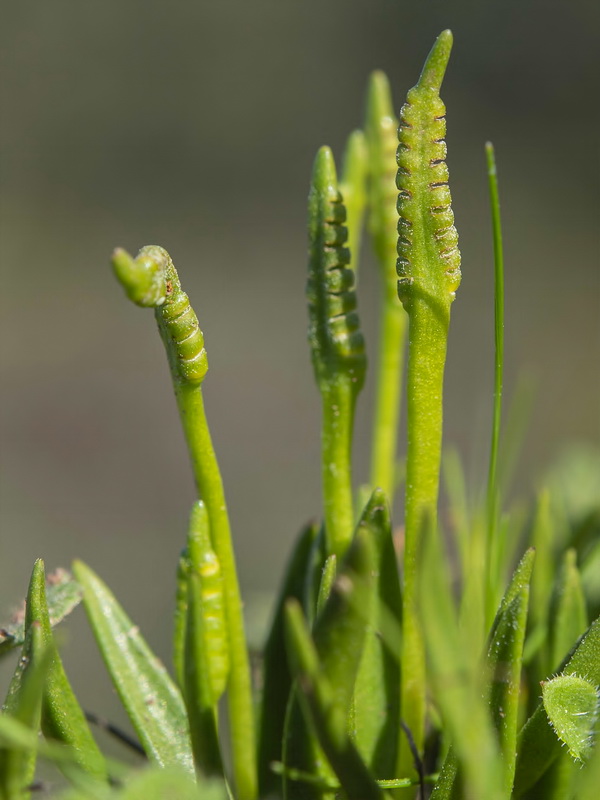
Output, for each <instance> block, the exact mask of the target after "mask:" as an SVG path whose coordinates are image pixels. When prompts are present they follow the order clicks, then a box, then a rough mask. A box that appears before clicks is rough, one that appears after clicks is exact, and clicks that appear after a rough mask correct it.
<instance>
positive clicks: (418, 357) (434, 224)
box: [397, 31, 460, 774]
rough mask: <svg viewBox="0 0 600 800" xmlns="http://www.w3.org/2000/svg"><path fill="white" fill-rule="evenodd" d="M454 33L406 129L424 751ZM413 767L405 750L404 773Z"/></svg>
mask: <svg viewBox="0 0 600 800" xmlns="http://www.w3.org/2000/svg"><path fill="white" fill-rule="evenodd" d="M451 47H452V34H451V33H450V31H444V32H443V33H441V34H440V36H439V37H438V39H437V40H436V42H435V44H434V46H433V48H432V50H431V53H430V54H429V56H428V58H427V61H426V63H425V66H424V68H423V72H422V73H421V77H420V78H419V82H418V83H417V85H416V86H415V87H414V88H413V89H411V90H410V91H409V93H408V96H407V100H406V103H405V105H404V106H403V107H402V110H401V112H400V126H399V128H398V139H399V144H398V151H397V159H398V176H397V186H398V190H399V193H398V212H399V215H400V219H399V221H398V234H399V238H398V276H399V280H398V295H399V297H400V300H401V301H402V304H403V305H404V308H405V309H406V311H407V312H408V316H409V356H408V379H407V414H408V452H407V478H406V503H405V513H406V537H405V550H404V595H403V622H404V640H403V659H402V716H403V718H404V721H405V722H406V723H407V725H408V726H409V727H410V729H411V731H412V734H413V736H414V739H415V742H416V744H417V747H418V748H419V749H421V748H422V745H423V735H424V718H425V663H424V654H423V640H422V635H421V631H420V629H419V626H418V623H417V621H416V616H415V610H416V609H415V580H416V576H417V572H418V568H417V567H418V565H417V555H418V540H419V534H420V531H421V529H422V527H423V525H424V523H425V520H431V521H432V522H434V521H435V517H436V507H437V498H438V484H439V472H440V456H441V443H442V390H443V376H444V363H445V360H446V342H447V336H448V325H449V322H450V305H451V303H452V301H453V300H454V296H455V292H456V290H457V288H458V285H459V283H460V253H459V251H458V247H457V241H458V235H457V232H456V228H455V227H454V215H453V213H452V209H451V207H450V188H449V186H448V167H447V166H446V161H445V159H446V142H445V135H446V109H445V106H444V103H443V102H442V100H441V98H440V96H439V90H440V86H441V83H442V79H443V77H444V72H445V70H446V65H447V63H448V58H449V56H450V50H451ZM410 763H411V757H410V754H409V753H408V748H406V750H405V751H403V752H402V753H401V774H406V772H405V770H406V768H407V767H408V766H409V765H410Z"/></svg>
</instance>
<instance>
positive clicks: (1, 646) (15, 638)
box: [0, 568, 81, 656]
mask: <svg viewBox="0 0 600 800" xmlns="http://www.w3.org/2000/svg"><path fill="white" fill-rule="evenodd" d="M46 600H47V604H48V614H49V616H50V624H51V626H52V627H53V628H54V626H55V625H58V623H59V622H62V620H63V619H64V618H65V617H66V616H68V615H69V614H70V613H71V611H73V609H75V608H77V606H78V605H79V603H80V602H81V588H80V586H79V585H78V584H77V582H76V581H74V580H73V578H72V576H71V575H70V573H69V572H67V570H66V569H62V568H59V569H57V570H55V571H54V572H52V573H50V575H48V577H47V578H46ZM24 637H25V603H23V607H22V608H21V609H19V610H18V611H17V612H15V614H14V615H13V617H12V619H11V620H10V621H9V622H8V623H7V624H6V625H4V626H3V627H1V628H0V656H2V655H4V654H5V653H8V652H9V651H10V650H12V649H13V647H18V646H19V645H21V644H23V641H24Z"/></svg>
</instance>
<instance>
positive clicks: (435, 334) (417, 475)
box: [401, 300, 450, 774]
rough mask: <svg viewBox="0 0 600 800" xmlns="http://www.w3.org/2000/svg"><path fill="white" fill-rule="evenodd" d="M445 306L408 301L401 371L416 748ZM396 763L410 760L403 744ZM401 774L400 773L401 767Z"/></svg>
mask: <svg viewBox="0 0 600 800" xmlns="http://www.w3.org/2000/svg"><path fill="white" fill-rule="evenodd" d="M449 321H450V316H449V312H446V313H444V312H443V311H442V309H436V308H435V307H432V306H431V305H430V304H429V303H428V302H427V301H424V300H416V301H413V310H412V311H411V314H410V321H409V342H410V348H409V356H408V376H407V416H408V441H407V465H406V469H407V472H406V499H405V526H406V533H405V543H404V592H403V618H402V625H403V648H402V650H403V652H402V678H403V680H402V701H401V708H402V718H403V720H404V721H405V722H406V724H407V725H408V726H409V728H410V730H411V732H412V735H413V738H414V740H415V742H416V744H417V747H418V748H419V749H420V748H421V747H422V745H423V737H424V723H425V718H424V710H425V688H426V686H425V658H424V643H423V638H422V633H421V630H420V626H419V625H418V623H417V617H416V608H415V601H416V597H415V593H416V581H417V576H418V572H419V563H418V552H419V543H420V538H421V533H422V530H423V526H424V525H425V523H426V522H427V523H428V524H431V525H435V524H436V516H437V500H438V489H439V472H440V462H441V449H442V391H443V380H444V365H445V361H446V341H447V335H448V324H449ZM403 741H404V739H402V740H401V752H402V753H403V754H404V759H403V763H402V766H403V768H404V769H405V770H406V769H407V768H408V767H410V766H411V764H412V757H411V756H410V754H409V752H408V751H407V749H405V746H403V745H402V742H403ZM401 774H405V772H402V773H401Z"/></svg>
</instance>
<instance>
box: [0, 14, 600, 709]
mask: <svg viewBox="0 0 600 800" xmlns="http://www.w3.org/2000/svg"><path fill="white" fill-rule="evenodd" d="M0 5H1V7H2V25H1V27H0V39H1V47H2V59H3V64H2V78H1V84H0V89H1V111H2V121H1V127H0V133H1V137H2V158H1V169H2V176H1V178H2V180H1V192H2V193H1V217H0V222H1V258H2V270H3V273H2V275H3V278H2V287H3V291H2V308H1V314H0V319H1V325H2V331H1V339H0V347H1V368H2V372H1V384H0V389H1V407H2V413H1V425H2V457H1V462H0V467H1V473H0V503H1V505H0V523H1V536H2V538H1V561H2V573H1V578H0V606H1V607H2V608H6V607H7V606H9V605H10V604H11V603H13V602H14V601H16V600H17V598H18V597H19V596H20V595H22V594H23V592H24V590H25V587H26V584H27V580H28V576H29V573H30V569H31V565H32V561H33V559H34V558H35V557H38V556H43V557H44V558H45V559H46V562H47V566H48V567H49V568H54V567H56V566H57V565H61V564H62V565H68V563H69V562H70V560H71V559H72V558H73V557H74V556H77V557H81V558H83V559H85V560H87V561H88V562H90V564H91V565H92V566H93V567H94V568H95V569H96V570H97V571H98V572H99V573H100V574H101V575H102V576H103V577H104V578H105V579H106V580H107V581H108V583H109V584H110V585H111V586H112V587H113V589H114V590H115V592H116V593H117V595H118V596H119V597H120V598H121V599H122V601H123V603H124V605H125V606H126V608H127V609H128V611H129V612H130V613H131V615H132V617H133V618H134V619H135V620H136V621H137V622H138V623H139V624H140V625H141V627H142V630H143V631H144V632H145V633H146V635H147V638H148V639H149V641H150V643H151V645H152V646H153V647H155V648H156V650H157V651H158V652H159V653H160V654H161V655H162V656H163V657H164V658H165V659H167V660H168V655H169V645H170V642H169V637H170V613H171V610H172V605H173V603H172V595H173V588H174V578H173V571H174V566H175V563H176V556H177V553H178V551H179V548H180V547H181V545H182V542H183V537H184V532H185V525H186V517H187V513H188V507H189V504H190V502H191V500H192V498H193V486H192V481H191V477H190V471H189V469H188V464H187V455H186V451H185V448H184V444H183V441H182V436H181V433H180V428H179V422H178V419H177V415H176V409H175V404H174V402H173V398H172V394H171V388H170V385H169V380H168V371H167V367H166V362H165V358H164V356H163V353H162V352H161V344H160V342H159V339H158V336H157V335H156V331H155V326H154V322H153V319H152V314H151V313H150V312H144V311H142V310H140V309H136V308H134V307H133V306H131V305H130V304H129V303H128V302H127V301H126V299H125V297H124V295H123V293H122V291H121V290H120V288H119V287H118V286H117V285H116V283H115V281H114V279H113V277H112V275H111V272H110V268H109V265H108V259H109V256H110V253H111V251H112V249H113V247H114V246H115V245H121V246H124V247H126V248H128V249H129V250H132V251H134V252H135V251H137V249H138V248H139V247H140V246H141V245H143V244H150V243H157V244H161V245H163V246H164V247H166V248H167V249H168V250H169V251H170V253H171V254H172V256H173V258H174V260H175V263H176V265H177V266H178V268H179V270H180V273H181V275H182V279H183V282H184V286H185V287H186V290H187V291H188V293H189V294H190V296H191V298H192V301H193V303H194V306H195V307H196V309H197V312H198V316H199V318H200V321H201V325H202V327H203V330H204V332H205V336H206V341H207V348H208V353H209V361H210V372H209V375H208V377H207V380H206V382H205V384H204V386H205V398H206V403H207V407H208V413H209V417H210V422H211V427H212V432H213V437H214V440H215V444H216V447H217V450H218V454H219V458H220V461H221V467H222V471H223V475H224V479H225V482H226V487H227V490H228V497H229V502H230V511H231V516H232V522H233V527H234V531H235V539H236V548H237V553H238V557H239V565H240V575H241V582H242V586H243V589H244V591H245V592H246V596H247V597H248V598H249V606H250V609H251V610H252V609H256V608H258V607H259V605H260V604H259V603H258V600H257V598H260V597H263V596H264V595H268V594H269V593H270V592H272V591H273V590H274V588H275V586H276V583H277V579H278V576H279V575H280V572H281V569H282V565H283V561H284V558H285V555H286V553H287V552H288V550H289V548H290V545H291V541H292V539H293V537H294V535H295V533H296V531H297V530H298V528H299V527H300V526H301V525H302V523H303V522H304V521H305V520H306V519H307V518H309V517H311V516H312V515H314V514H316V513H318V508H319V493H320V489H319V427H318V423H319V401H318V395H317V392H316V389H315V387H314V384H313V381H312V373H311V369H310V363H309V357H308V350H307V345H306V341H305V329H306V313H305V300H304V282H305V203H306V195H307V190H308V180H309V174H310V168H311V162H312V160H313V157H314V153H315V151H316V149H317V147H318V146H319V145H321V144H323V143H327V144H330V145H331V146H332V147H333V148H334V151H335V153H336V155H337V156H338V157H339V156H340V154H341V150H342V147H343V144H344V140H345V137H346V135H347V134H348V132H349V131H350V130H351V129H352V128H354V127H356V126H358V125H360V124H361V119H362V112H363V104H364V91H365V85H366V81H367V77H368V74H369V72H370V71H371V70H373V69H375V68H382V69H384V70H386V71H387V73H388V75H389V77H390V79H391V82H392V86H393V90H394V100H395V105H396V107H397V108H399V106H400V104H401V102H402V98H403V96H404V94H405V93H406V91H407V90H408V89H409V88H410V87H411V86H412V85H413V84H414V83H415V82H416V79H417V77H418V74H419V71H420V68H421V65H422V62H423V60H424V58H425V56H426V54H427V52H428V51H429V48H430V47H431V44H432V42H433V40H434V38H435V36H436V35H437V34H438V33H439V31H440V30H442V29H443V28H444V27H451V28H452V29H453V31H454V35H455V50H454V53H453V56H452V59H451V63H450V67H449V71H448V74H447V77H446V81H445V84H444V87H443V97H444V99H445V101H446V103H447V105H448V145H449V166H450V171H451V176H452V187H453V197H454V209H455V213H456V220H457V226H458V229H459V233H460V237H461V238H460V246H461V250H462V254H463V284H462V286H461V289H460V291H459V293H458V298H457V301H456V303H455V305H454V308H453V321H452V330H451V341H450V348H449V360H448V369H447V382H446V398H447V413H446V430H445V435H446V441H447V442H451V443H454V444H456V445H457V446H458V447H459V448H460V450H461V452H462V453H463V455H464V456H465V459H466V461H467V466H468V470H469V474H470V475H471V476H473V477H476V478H477V477H478V476H479V477H480V475H481V473H482V465H485V459H486V457H487V455H486V453H487V442H488V428H489V421H490V415H491V403H492V366H493V321H492V308H493V297H492V250H491V238H490V223H489V214H488V205H487V188H486V176H485V164H484V154H483V145H484V142H485V141H486V139H492V140H493V141H494V143H495V145H496V151H497V159H498V164H499V171H500V188H501V199H502V211H503V221H504V232H505V247H506V287H507V288H506V292H507V297H506V304H507V327H506V356H507V376H506V383H507V396H510V394H511V391H512V389H514V386H515V384H516V381H517V377H518V375H520V374H529V375H531V376H533V380H534V382H535V385H536V400H535V406H534V413H533V416H532V421H531V424H530V427H529V432H528V437H527V441H526V454H525V457H524V459H523V461H522V466H521V470H520V473H519V474H520V476H521V479H522V482H523V486H522V491H523V492H524V493H526V492H527V491H529V490H530V488H532V487H535V486H536V485H537V482H538V480H539V476H540V475H541V470H542V467H543V465H544V464H546V463H547V462H548V461H549V460H550V459H551V458H552V457H553V456H555V455H556V453H557V452H558V451H559V450H560V448H561V446H562V445H563V444H565V443H566V442H569V441H572V440H580V439H589V438H597V436H598V417H599V396H600V386H599V374H598V356H599V355H600V337H599V328H598V311H599V297H600V283H599V277H598V259H597V245H598V238H597V234H596V233H595V226H596V224H597V212H598V169H597V166H598V159H597V141H596V137H597V130H598V128H597V123H598V118H597V117H598V115H597V66H598V59H597V52H598V23H599V22H600V20H599V16H600V14H599V12H598V6H597V4H595V3H593V2H592V1H591V0H590V2H587V1H586V0H572V1H571V2H566V0H564V1H563V2H559V3H552V2H548V0H530V1H529V2H527V1H526V0H503V1H502V2H499V1H498V2H480V1H478V0H472V1H471V2H470V1H469V0H464V2H448V0H445V1H444V2H400V0H394V1H392V0H363V1H362V2H359V0H354V2H350V1H349V0H346V2H341V0H296V2H292V1H291V0H288V1H287V2H286V1H285V0H272V1H271V2H267V0H253V1H252V2H244V1H243V0H237V1H236V2H225V1H224V0H221V2H201V1H200V0H170V1H169V2H162V3H159V2H156V3H152V2H141V0H121V1H120V2H115V1H114V0H113V2H97V1H96V2H93V1H92V0H76V1H75V0H52V1H51V2H24V1H22V2H19V3H14V2H7V1H6V0H2V2H1V3H0ZM371 268H372V262H371V260H370V258H367V257H366V256H365V260H364V261H363V266H362V268H361V270H362V272H361V285H360V303H361V312H362V318H363V326H364V329H365V332H366V335H367V337H368V342H369V347H370V352H371V353H372V352H373V351H374V345H375V332H376V295H377V287H376V277H375V274H374V270H373V269H371ZM370 406H371V394H370V393H369V391H366V392H365V393H364V395H363V397H362V398H361V400H360V404H359V421H358V432H357V447H356V455H357V465H358V467H357V474H356V479H357V481H362V480H364V479H365V478H366V477H367V470H368V448H367V441H368V434H369V427H370ZM262 607H265V606H264V605H263V606H262ZM69 632H70V633H69V636H68V640H67V641H66V642H65V645H64V652H65V658H66V660H67V664H68V665H71V671H73V670H77V667H78V666H79V667H80V668H81V669H79V671H75V672H74V683H75V686H76V688H77V689H78V690H79V691H80V692H81V694H82V697H83V699H84V702H85V703H86V704H87V705H88V706H92V707H95V708H96V709H97V710H104V711H108V712H109V713H111V714H112V715H113V716H115V717H116V718H117V719H122V715H120V712H118V711H116V710H115V707H116V701H114V700H113V699H112V697H111V693H110V689H109V687H108V683H107V681H106V678H105V677H102V670H101V669H100V668H99V658H98V656H97V654H96V652H95V647H94V645H93V644H92V643H91V639H90V636H89V634H88V633H87V632H86V628H85V625H84V623H83V615H82V613H81V612H78V615H77V617H75V618H74V619H73V620H72V622H71V623H70V625H69ZM99 706H100V708H99Z"/></svg>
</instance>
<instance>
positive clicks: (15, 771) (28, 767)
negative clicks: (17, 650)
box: [0, 624, 50, 800]
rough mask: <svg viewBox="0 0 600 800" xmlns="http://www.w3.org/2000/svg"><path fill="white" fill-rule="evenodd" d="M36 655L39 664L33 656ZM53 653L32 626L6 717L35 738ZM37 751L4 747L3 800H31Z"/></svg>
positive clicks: (0, 753)
mask: <svg viewBox="0 0 600 800" xmlns="http://www.w3.org/2000/svg"><path fill="white" fill-rule="evenodd" d="M34 652H35V653H36V658H35V660H34V659H33V658H32V654H33V653H34ZM49 655H50V654H49V653H48V652H47V651H46V652H44V642H43V633H42V630H41V628H40V626H39V625H37V624H34V625H30V626H29V627H28V629H27V632H26V634H25V642H24V644H23V650H22V653H21V657H20V659H19V662H18V664H17V667H16V670H15V672H14V675H13V678H12V681H11V684H10V687H9V690H8V695H7V698H6V701H5V703H4V706H3V708H2V715H3V716H10V717H11V718H12V719H14V720H17V721H18V722H20V723H22V724H23V725H24V726H26V727H27V728H29V729H30V730H31V731H32V732H33V733H34V734H36V735H37V734H38V733H39V731H40V723H41V713H42V694H43V691H44V682H45V678H46V672H47V669H48V666H49ZM36 760H37V748H36V747H33V748H31V749H29V750H28V749H27V748H20V747H10V746H9V747H0V798H3V800H28V798H29V797H30V792H29V790H28V789H27V787H28V786H29V785H30V783H31V782H32V780H33V776H34V774H35V765H36Z"/></svg>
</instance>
